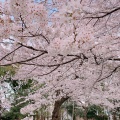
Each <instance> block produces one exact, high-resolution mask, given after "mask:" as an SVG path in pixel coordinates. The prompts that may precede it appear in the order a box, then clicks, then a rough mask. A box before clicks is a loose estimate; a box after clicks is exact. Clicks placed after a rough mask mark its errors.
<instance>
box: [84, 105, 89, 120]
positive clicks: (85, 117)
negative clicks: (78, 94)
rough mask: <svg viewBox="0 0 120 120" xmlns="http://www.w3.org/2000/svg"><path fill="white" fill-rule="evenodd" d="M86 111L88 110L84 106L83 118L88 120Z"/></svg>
mask: <svg viewBox="0 0 120 120" xmlns="http://www.w3.org/2000/svg"><path fill="white" fill-rule="evenodd" d="M87 112H88V108H86V107H84V120H88V118H87Z"/></svg>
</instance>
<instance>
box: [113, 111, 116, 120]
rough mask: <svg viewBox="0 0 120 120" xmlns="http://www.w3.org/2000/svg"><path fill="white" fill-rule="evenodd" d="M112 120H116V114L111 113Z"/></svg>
mask: <svg viewBox="0 0 120 120" xmlns="http://www.w3.org/2000/svg"><path fill="white" fill-rule="evenodd" d="M113 120H117V119H116V113H115V112H114V113H113Z"/></svg>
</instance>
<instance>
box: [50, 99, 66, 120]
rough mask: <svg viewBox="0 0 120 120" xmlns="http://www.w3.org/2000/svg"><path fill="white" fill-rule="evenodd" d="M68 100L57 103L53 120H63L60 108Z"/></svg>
mask: <svg viewBox="0 0 120 120" xmlns="http://www.w3.org/2000/svg"><path fill="white" fill-rule="evenodd" d="M67 99H68V97H67V98H61V99H60V100H58V101H55V104H54V110H53V112H52V120H60V119H61V115H60V107H61V105H62V104H63V103H64V102H65V101H66V100H67Z"/></svg>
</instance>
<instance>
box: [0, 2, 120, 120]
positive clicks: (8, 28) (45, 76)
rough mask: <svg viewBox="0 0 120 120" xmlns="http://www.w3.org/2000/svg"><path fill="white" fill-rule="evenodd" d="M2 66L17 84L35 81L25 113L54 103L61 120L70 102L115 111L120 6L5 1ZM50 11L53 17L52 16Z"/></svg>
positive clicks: (2, 9)
mask: <svg viewBox="0 0 120 120" xmlns="http://www.w3.org/2000/svg"><path fill="white" fill-rule="evenodd" d="M0 6H1V7H0V13H1V15H0V26H1V27H0V43H1V46H0V51H1V52H0V66H9V65H12V66H13V67H15V68H16V69H17V71H16V74H15V76H14V77H13V79H20V80H24V79H29V78H32V79H34V80H37V81H38V82H39V84H40V85H42V87H41V88H40V89H39V90H37V91H36V92H35V93H34V94H33V93H31V94H29V95H28V98H27V99H32V100H34V101H35V104H30V105H29V106H26V107H25V108H24V109H21V112H22V113H26V112H32V111H34V110H36V109H38V108H39V107H40V106H42V105H51V104H53V103H54V110H53V116H52V120H56V119H57V120H59V119H60V117H59V116H60V115H59V111H60V107H61V105H62V103H64V102H65V101H66V100H67V99H72V100H73V101H76V102H77V104H78V105H81V106H83V107H84V108H86V106H87V105H88V104H90V103H94V104H103V105H106V106H109V107H111V108H113V107H115V106H119V103H117V104H116V105H114V104H112V102H111V101H112V100H113V99H117V100H119V98H120V92H119V85H120V81H119V78H120V22H119V19H120V1H119V0H51V1H50V0H48V1H47V0H44V1H36V2H35V1H33V0H7V1H5V2H4V3H1V4H0ZM51 11H52V12H51Z"/></svg>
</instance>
